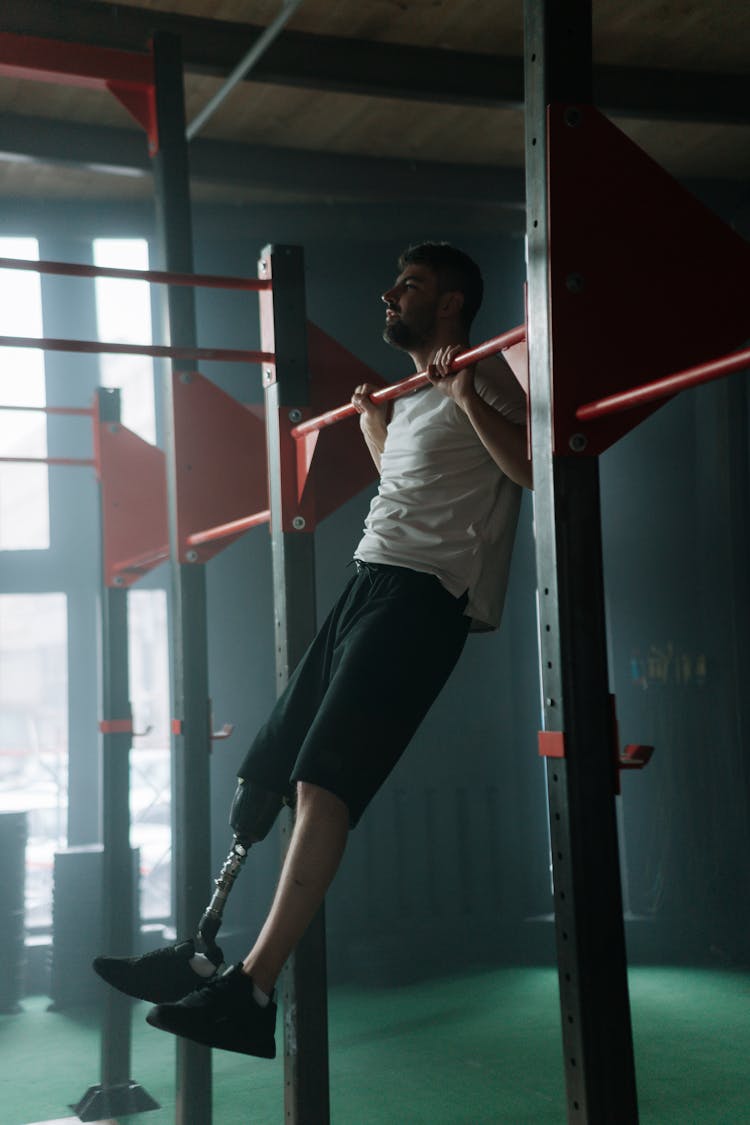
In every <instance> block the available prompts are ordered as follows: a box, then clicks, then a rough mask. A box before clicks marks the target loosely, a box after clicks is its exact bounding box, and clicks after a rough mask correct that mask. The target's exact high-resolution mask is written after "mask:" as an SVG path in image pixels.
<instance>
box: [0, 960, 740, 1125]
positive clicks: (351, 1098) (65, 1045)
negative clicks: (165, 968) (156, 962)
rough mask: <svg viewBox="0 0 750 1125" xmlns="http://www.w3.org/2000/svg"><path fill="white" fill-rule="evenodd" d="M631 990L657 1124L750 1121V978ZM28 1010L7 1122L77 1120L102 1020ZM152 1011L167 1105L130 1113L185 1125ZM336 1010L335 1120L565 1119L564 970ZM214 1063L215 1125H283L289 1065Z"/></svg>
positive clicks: (7, 1028) (5, 1035) (434, 985)
mask: <svg viewBox="0 0 750 1125" xmlns="http://www.w3.org/2000/svg"><path fill="white" fill-rule="evenodd" d="M631 997H632V1009H633V1025H634V1036H635V1047H636V1059H637V1068H638V1089H639V1103H640V1115H641V1123H642V1125H750V1108H749V1106H750V1099H749V1098H748V1076H749V1075H750V1066H749V1065H748V1062H747V1060H748V1058H750V1002H749V1001H750V975H747V974H742V973H733V972H714V971H706V970H686V969H663V968H637V969H634V970H632V971H631ZM23 1007H24V1011H23V1012H21V1013H19V1014H18V1015H6V1016H2V1017H0V1051H1V1052H2V1060H3V1066H2V1079H1V1080H0V1081H1V1083H2V1086H1V1091H0V1125H28V1123H29V1122H38V1121H45V1120H51V1119H54V1118H60V1117H66V1116H70V1114H71V1111H70V1108H69V1106H70V1104H71V1103H73V1102H75V1101H77V1100H78V1098H80V1097H81V1096H82V1095H83V1093H84V1091H85V1090H86V1089H87V1087H88V1086H90V1085H93V1084H95V1083H96V1082H97V1081H98V1077H99V1075H98V1067H99V1035H98V1027H97V1020H96V1014H95V1013H92V1012H84V1013H70V1012H49V1011H47V1001H46V999H44V998H41V997H34V998H31V999H28V1000H25V1001H24V1005H23ZM146 1010H147V1005H145V1004H136V1005H135V1006H134V1018H133V1074H132V1077H133V1079H134V1080H135V1081H137V1082H139V1083H140V1084H141V1085H142V1086H144V1087H145V1089H146V1090H147V1091H148V1092H149V1093H150V1094H151V1095H152V1096H153V1097H154V1098H156V1100H157V1101H159V1102H160V1103H161V1109H158V1110H155V1111H152V1112H149V1113H145V1114H143V1115H138V1116H136V1117H131V1118H129V1119H127V1120H129V1121H130V1122H135V1121H143V1122H144V1125H172V1123H173V1121H174V1040H173V1039H172V1037H171V1036H167V1035H163V1034H161V1033H159V1032H158V1031H155V1030H153V1029H152V1028H149V1027H148V1026H147V1025H146V1024H145V1022H144V1020H143V1015H144V1012H145V1011H146ZM330 1011H331V1033H330V1046H331V1106H332V1111H331V1118H332V1122H333V1123H334V1125H565V1121H566V1113H565V1093H564V1085H563V1073H562V1061H561V1049H560V1030H559V1016H558V1000H557V981H556V976H555V973H554V972H553V971H552V970H549V969H527V968H524V969H502V970H492V971H484V972H476V973H471V974H464V975H461V976H455V977H451V978H449V979H443V980H440V981H430V982H427V983H420V984H415V985H410V986H406V987H399V988H393V987H390V988H387V989H382V990H375V989H364V988H354V987H348V988H337V989H333V990H332V992H331V999H330ZM213 1058H214V1065H213V1072H214V1125H283V1119H284V1115H283V1105H282V1100H283V1095H282V1088H283V1087H282V1080H283V1079H282V1064H281V1061H280V1060H278V1059H277V1060H275V1061H274V1062H271V1063H269V1062H265V1061H261V1060H255V1059H248V1058H245V1057H244V1056H239V1055H231V1054H227V1053H224V1052H221V1051H215V1052H214V1056H213ZM122 1120H126V1119H122ZM310 1125H315V1123H312V1122H311V1123H310Z"/></svg>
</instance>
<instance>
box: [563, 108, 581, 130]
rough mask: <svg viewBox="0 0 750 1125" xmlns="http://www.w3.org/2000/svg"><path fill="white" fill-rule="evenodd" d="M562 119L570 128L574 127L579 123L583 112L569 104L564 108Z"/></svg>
mask: <svg viewBox="0 0 750 1125" xmlns="http://www.w3.org/2000/svg"><path fill="white" fill-rule="evenodd" d="M564 120H565V124H566V125H569V126H570V128H571V129H575V128H577V127H578V126H579V125H580V124H581V121H582V120H583V114H582V113H581V111H580V109H576V108H575V106H569V107H568V109H566V110H565V118H564Z"/></svg>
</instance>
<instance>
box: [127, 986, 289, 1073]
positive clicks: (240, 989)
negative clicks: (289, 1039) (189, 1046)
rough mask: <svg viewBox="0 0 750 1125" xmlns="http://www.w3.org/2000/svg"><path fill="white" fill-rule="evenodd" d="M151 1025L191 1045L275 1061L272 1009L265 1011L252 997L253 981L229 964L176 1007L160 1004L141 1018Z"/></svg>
mask: <svg viewBox="0 0 750 1125" xmlns="http://www.w3.org/2000/svg"><path fill="white" fill-rule="evenodd" d="M146 1020H147V1021H148V1023H150V1024H151V1026H152V1027H158V1028H159V1029H160V1031H170V1032H171V1033H172V1035H181V1036H182V1037H183V1038H184V1039H192V1040H193V1041H194V1042H195V1043H204V1044H205V1045H206V1046H208V1047H219V1048H221V1050H222V1051H237V1052H238V1054H241V1055H255V1056H257V1057H258V1058H261V1059H273V1058H275V1057H276V1041H275V1039H274V1032H275V1030H276V1005H275V1004H274V1002H273V999H271V1000H269V1002H268V1005H267V1006H266V1007H265V1008H261V1006H260V1004H258V1002H257V1001H256V1000H255V997H254V996H253V982H252V979H251V978H250V977H249V976H248V975H247V973H243V972H242V965H241V964H238V965H233V966H232V967H231V969H227V971H226V972H225V973H223V974H222V975H221V976H216V977H213V978H212V979H211V981H210V982H209V983H208V984H207V985H206V986H205V987H204V988H199V989H198V990H197V991H194V992H191V993H190V994H189V995H188V996H186V997H185V998H184V999H183V1000H180V1001H179V1003H177V1004H159V1005H158V1006H157V1007H156V1008H152V1009H151V1011H150V1012H149V1013H148V1014H147V1015H146Z"/></svg>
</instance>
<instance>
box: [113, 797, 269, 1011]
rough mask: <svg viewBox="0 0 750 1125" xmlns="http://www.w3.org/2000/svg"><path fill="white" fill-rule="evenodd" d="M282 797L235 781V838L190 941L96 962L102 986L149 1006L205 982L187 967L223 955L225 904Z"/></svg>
mask: <svg viewBox="0 0 750 1125" xmlns="http://www.w3.org/2000/svg"><path fill="white" fill-rule="evenodd" d="M283 804H284V798H283V797H281V796H280V795H279V794H278V793H271V792H270V791H269V790H268V789H263V788H261V787H260V786H258V785H255V784H253V783H252V782H246V781H244V780H243V778H239V783H238V785H237V789H236V790H235V794H234V797H233V799H232V806H231V809H230V812H229V823H230V825H231V827H232V830H233V832H234V839H233V841H232V847H231V850H230V852H229V855H228V856H227V858H226V859H225V860H224V863H223V865H222V867H221V870H220V872H219V875H218V878H217V879H216V880H215V888H216V889H215V890H214V893H213V895H212V896H211V901H210V902H209V904H208V906H207V907H206V909H205V911H204V913H203V917H202V918H201V920H200V922H199V924H198V931H197V934H196V937H195V939H193V938H188V939H187V940H184V941H180V942H178V943H177V944H176V945H169V946H166V947H165V948H162V949H155V950H153V951H152V952H150V953H144V954H143V955H142V956H140V957H97V958H96V959H95V961H94V970H95V972H97V973H98V974H99V976H100V977H102V979H103V980H105V981H106V982H107V984H110V985H112V987H113V988H116V989H118V990H119V991H120V992H124V993H126V995H128V996H134V997H136V998H137V999H139V1000H150V1001H151V1002H152V1003H154V1004H162V1003H172V1002H174V1001H177V1000H181V999H182V997H183V996H185V995H186V994H187V993H188V992H192V991H193V989H196V988H200V987H201V985H204V984H205V983H206V980H207V978H206V976H201V975H200V973H199V972H198V971H197V970H196V969H195V968H194V967H193V965H191V962H192V961H193V959H194V958H195V955H196V954H197V953H203V954H204V955H205V956H206V957H207V958H208V960H209V961H210V962H211V964H212V965H213V966H214V969H215V970H216V969H219V968H220V966H221V965H222V963H223V961H224V955H223V953H222V951H221V949H220V948H219V946H218V945H217V943H216V935H217V934H218V932H219V928H220V926H221V920H222V916H223V913H224V907H225V905H226V901H227V899H228V898H229V894H230V892H231V890H232V887H233V886H234V883H235V880H236V878H237V876H238V875H239V873H240V871H241V870H242V867H243V864H244V862H245V860H246V858H247V853H248V851H249V850H250V848H251V847H252V845H253V844H257V843H259V842H260V841H261V840H264V839H265V838H266V836H267V835H268V833H269V832H270V830H271V827H272V825H273V822H274V821H275V820H276V817H277V816H278V814H279V811H280V809H281V806H282V805H283Z"/></svg>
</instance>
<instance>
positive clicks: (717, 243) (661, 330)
mask: <svg viewBox="0 0 750 1125" xmlns="http://www.w3.org/2000/svg"><path fill="white" fill-rule="evenodd" d="M548 123H549V169H550V170H549V222H550V246H551V250H550V286H551V311H552V337H553V362H552V369H553V370H552V383H553V414H554V449H555V452H556V453H558V454H570V453H574V454H576V455H580V454H584V455H594V454H598V453H601V452H602V451H603V450H604V449H606V448H608V446H610V445H612V444H613V443H614V442H615V441H617V440H619V439H620V438H621V437H622V436H624V435H625V434H626V433H628V432H629V431H630V430H631V429H633V428H634V427H635V426H636V425H638V424H639V423H640V422H641V421H642V420H643V419H644V418H646V417H647V416H648V415H649V414H650V413H651V412H652V411H653V410H654V409H656V407H655V406H653V405H651V406H645V407H639V408H637V409H634V410H632V411H629V412H628V413H627V414H621V415H612V416H611V417H607V418H602V419H600V420H597V421H591V422H579V421H577V420H576V417H575V412H576V409H577V408H578V407H579V406H581V405H582V404H583V403H586V402H590V401H592V400H595V399H600V398H602V397H604V396H605V395H609V394H614V393H616V392H619V391H623V390H629V389H632V388H633V387H635V386H639V385H641V384H643V383H647V382H651V381H652V380H654V379H658V378H660V377H662V376H664V375H669V374H671V373H672V372H674V371H680V370H683V369H685V368H688V367H691V366H693V365H694V364H697V363H702V362H705V361H706V360H710V359H713V358H714V357H715V356H717V355H723V354H725V353H727V352H729V351H732V350H733V349H734V348H737V347H739V346H741V345H742V344H743V343H744V341H745V340H746V339H747V338H748V336H750V301H748V299H747V294H748V290H749V289H750V244H748V243H747V242H746V241H745V240H744V239H743V238H741V237H740V236H739V235H738V234H737V233H736V232H735V231H733V230H732V229H731V228H730V227H728V226H727V225H726V224H725V223H723V222H722V221H721V220H720V219H719V218H717V216H716V215H714V214H713V213H712V212H711V211H709V210H708V208H706V207H704V206H703V205H702V204H701V203H699V202H698V201H697V200H696V199H695V198H694V197H693V196H691V195H690V194H689V193H688V192H687V191H685V190H684V189H683V188H682V187H681V186H680V185H679V184H677V183H676V182H675V181H674V180H673V179H672V178H671V177H670V176H669V175H668V174H667V173H666V172H665V171H664V170H663V169H662V168H660V167H659V165H658V164H656V163H655V162H654V161H653V160H651V158H650V157H649V156H647V155H646V154H645V153H644V152H642V151H641V150H640V149H639V148H638V147H637V145H635V144H634V143H633V142H632V141H631V140H629V139H628V138H627V137H626V136H625V135H624V134H623V133H622V132H620V130H619V129H617V128H616V127H615V126H614V125H613V124H612V123H611V122H610V121H608V120H607V118H606V117H604V116H603V115H602V114H601V113H599V112H598V111H597V110H596V109H594V108H593V106H590V105H581V106H571V105H552V106H550V108H549V111H548Z"/></svg>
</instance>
